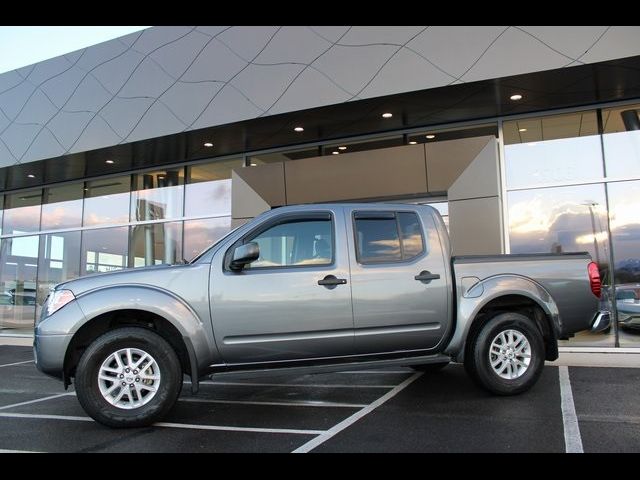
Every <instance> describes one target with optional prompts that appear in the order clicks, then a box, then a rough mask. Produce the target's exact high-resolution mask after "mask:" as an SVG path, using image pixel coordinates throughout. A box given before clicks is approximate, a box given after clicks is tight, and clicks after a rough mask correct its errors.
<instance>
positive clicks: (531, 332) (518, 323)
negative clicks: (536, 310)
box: [464, 312, 545, 395]
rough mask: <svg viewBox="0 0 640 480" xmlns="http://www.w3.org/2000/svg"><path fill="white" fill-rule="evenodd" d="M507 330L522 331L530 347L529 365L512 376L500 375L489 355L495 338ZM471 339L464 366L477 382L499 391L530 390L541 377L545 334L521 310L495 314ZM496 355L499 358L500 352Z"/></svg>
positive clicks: (510, 393) (500, 366) (500, 393)
mask: <svg viewBox="0 0 640 480" xmlns="http://www.w3.org/2000/svg"><path fill="white" fill-rule="evenodd" d="M508 330H515V331H517V332H519V333H520V334H522V335H523V336H524V337H525V338H526V340H527V341H528V342H529V346H530V349H531V354H530V355H531V359H530V363H529V365H528V366H527V367H526V369H525V370H524V372H523V373H521V374H520V376H518V377H517V378H510V379H507V378H503V377H501V376H500V375H499V374H498V372H496V371H495V370H494V369H493V367H492V366H491V360H490V356H489V350H490V348H491V344H492V342H493V341H494V339H495V338H496V337H497V336H498V335H499V334H500V333H501V332H506V331H508ZM470 342H471V343H470V344H469V349H468V350H467V352H466V354H465V361H464V364H465V365H464V366H465V369H466V370H467V372H468V373H469V374H470V375H471V378H473V379H474V381H475V382H476V383H478V384H479V385H480V386H481V387H483V388H485V389H486V390H488V391H489V392H491V393H494V394H496V395H517V394H519V393H522V392H525V391H526V390H529V389H530V388H531V387H532V386H533V385H534V384H535V383H536V382H537V381H538V378H539V377H540V374H541V373H542V369H543V368H544V359H545V347H544V339H543V338H542V334H541V333H540V330H539V329H538V327H537V326H536V324H535V323H534V322H533V320H531V319H530V318H529V317H527V316H525V315H522V314H520V313H515V312H505V313H500V314H498V315H496V316H494V317H492V318H491V319H490V320H489V321H487V323H486V324H485V325H484V326H483V327H482V328H481V329H480V331H479V332H478V333H477V335H475V337H474V338H472V339H470ZM493 358H494V359H497V356H494V357H493ZM503 364H504V363H501V364H498V368H502V365H503ZM505 375H506V372H505Z"/></svg>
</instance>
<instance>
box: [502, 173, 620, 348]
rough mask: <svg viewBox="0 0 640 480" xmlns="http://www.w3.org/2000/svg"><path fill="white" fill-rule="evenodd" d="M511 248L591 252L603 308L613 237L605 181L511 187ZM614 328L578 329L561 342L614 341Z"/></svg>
mask: <svg viewBox="0 0 640 480" xmlns="http://www.w3.org/2000/svg"><path fill="white" fill-rule="evenodd" d="M508 205H509V239H510V244H511V253H562V252H580V251H586V252H589V254H590V255H591V258H593V259H594V260H595V261H596V262H598V265H599V267H600V275H601V277H602V279H603V292H604V294H603V296H602V301H601V303H600V308H601V309H602V310H611V308H612V305H611V303H610V300H609V295H608V294H607V292H608V291H609V289H610V288H609V285H610V284H611V279H610V273H609V242H608V238H607V233H606V231H607V230H606V229H607V227H606V222H607V216H606V215H607V211H606V203H605V194H604V185H603V184H597V185H580V186H572V187H558V188H541V189H536V190H524V191H517V192H509V194H508ZM614 340H615V338H614V330H613V329H610V330H609V331H605V332H600V333H591V332H589V331H584V332H579V333H578V334H576V336H575V337H574V338H572V339H571V340H570V341H568V342H567V341H561V342H560V345H565V344H567V343H569V344H570V345H592V346H613V343H614Z"/></svg>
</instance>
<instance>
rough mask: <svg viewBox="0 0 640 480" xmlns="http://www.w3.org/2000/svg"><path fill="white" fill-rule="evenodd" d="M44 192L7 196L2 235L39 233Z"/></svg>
mask: <svg viewBox="0 0 640 480" xmlns="http://www.w3.org/2000/svg"><path fill="white" fill-rule="evenodd" d="M41 201H42V190H31V191H28V192H23V193H15V194H13V195H6V196H5V205H4V220H3V221H4V223H3V227H2V233H3V234H4V235H8V234H12V233H16V234H17V233H25V232H37V231H38V230H39V229H40V208H41V205H40V203H41Z"/></svg>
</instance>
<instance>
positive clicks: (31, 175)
mask: <svg viewBox="0 0 640 480" xmlns="http://www.w3.org/2000/svg"><path fill="white" fill-rule="evenodd" d="M27 177H29V178H36V176H35V175H33V174H32V173H30V174H29V175H27Z"/></svg>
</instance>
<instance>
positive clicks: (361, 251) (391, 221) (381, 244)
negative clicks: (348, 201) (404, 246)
mask: <svg viewBox="0 0 640 480" xmlns="http://www.w3.org/2000/svg"><path fill="white" fill-rule="evenodd" d="M356 240H357V253H358V261H359V262H362V263H368V262H395V261H399V260H402V252H401V250H400V238H399V237H398V224H397V223H396V219H395V217H394V218H359V219H356Z"/></svg>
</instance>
